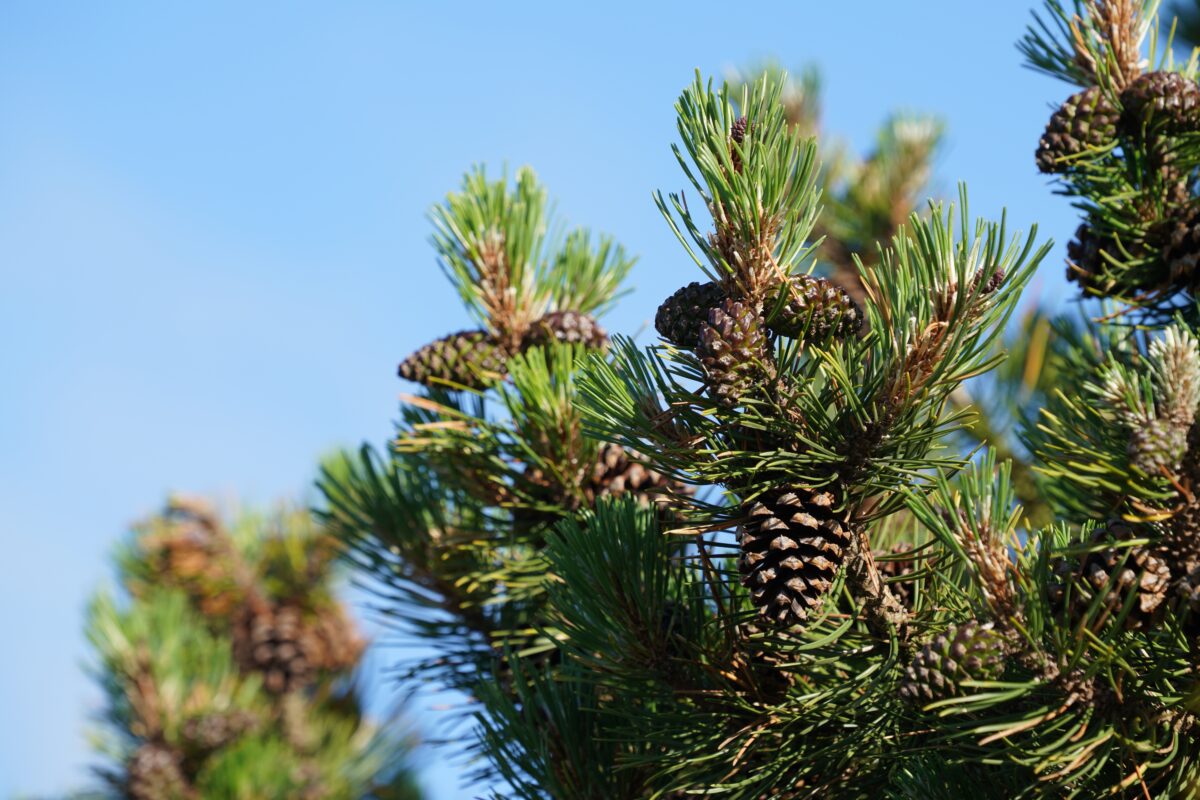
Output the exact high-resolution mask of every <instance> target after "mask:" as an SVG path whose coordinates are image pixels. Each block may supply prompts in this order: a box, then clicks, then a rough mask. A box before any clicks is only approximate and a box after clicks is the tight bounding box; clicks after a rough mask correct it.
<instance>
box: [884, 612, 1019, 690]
mask: <svg viewBox="0 0 1200 800" xmlns="http://www.w3.org/2000/svg"><path fill="white" fill-rule="evenodd" d="M1003 672H1004V638H1003V637H1002V636H1001V635H1000V634H999V633H997V632H996V631H994V630H992V624H991V623H990V622H989V623H986V624H984V623H980V622H978V621H977V620H971V621H970V622H965V623H963V624H961V625H954V626H951V627H950V628H949V629H948V630H947V631H946V632H945V633H943V634H941V635H939V636H938V637H937V638H936V639H934V640H933V641H932V642H930V643H929V644H927V645H925V646H924V647H922V648H921V649H920V650H919V651H918V652H917V654H916V656H914V657H913V660H912V663H911V664H909V665H908V667H906V668H905V670H904V677H903V678H902V679H901V681H900V697H902V698H903V699H905V700H907V701H908V702H910V703H915V704H920V705H924V704H926V703H932V702H934V701H936V700H944V699H946V698H948V697H954V696H955V695H957V694H958V693H959V688H960V684H961V683H962V682H963V681H965V680H975V681H988V680H995V679H996V678H999V677H1000V675H1001V673H1003Z"/></svg>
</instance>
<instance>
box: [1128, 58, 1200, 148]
mask: <svg viewBox="0 0 1200 800" xmlns="http://www.w3.org/2000/svg"><path fill="white" fill-rule="evenodd" d="M1121 106H1122V107H1123V110H1122V112H1121V126H1122V127H1123V128H1124V129H1125V130H1126V131H1127V132H1128V133H1131V134H1138V133H1140V131H1141V128H1142V124H1143V123H1144V122H1147V123H1148V124H1149V125H1151V126H1154V127H1156V128H1159V129H1160V130H1162V131H1163V132H1164V133H1184V132H1186V131H1191V130H1195V129H1196V127H1197V124H1198V122H1200V87H1197V86H1196V82H1195V81H1194V80H1191V79H1190V78H1187V77H1186V76H1184V75H1181V74H1180V73H1178V72H1165V71H1164V72H1147V73H1145V74H1144V75H1141V76H1139V77H1138V78H1136V79H1135V80H1134V81H1133V82H1132V83H1130V84H1129V85H1128V86H1126V87H1125V90H1124V91H1123V92H1121Z"/></svg>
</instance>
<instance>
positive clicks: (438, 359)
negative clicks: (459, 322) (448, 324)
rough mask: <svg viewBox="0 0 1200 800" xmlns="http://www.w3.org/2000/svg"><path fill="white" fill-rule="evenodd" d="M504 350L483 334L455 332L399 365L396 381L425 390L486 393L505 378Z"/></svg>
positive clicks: (505, 350) (489, 336)
mask: <svg viewBox="0 0 1200 800" xmlns="http://www.w3.org/2000/svg"><path fill="white" fill-rule="evenodd" d="M507 359H508V352H507V349H506V348H504V347H502V346H501V345H500V344H499V343H498V342H496V341H495V339H493V338H492V336H491V334H489V333H487V332H486V331H459V332H458V333H452V334H450V335H449V336H443V337H442V338H441V339H438V340H436V341H434V342H431V343H429V344H427V345H425V346H424V347H422V348H421V349H420V350H417V351H416V352H415V353H413V354H412V355H410V356H409V357H408V358H406V359H404V360H403V361H401V362H400V369H399V373H400V377H401V378H404V379H405V380H409V381H413V382H415V383H420V384H424V385H425V386H441V387H446V386H447V385H448V384H453V385H455V386H463V387H466V388H468V389H486V388H487V387H488V386H491V385H492V384H494V383H496V382H497V381H500V380H502V379H503V378H504V375H505V361H506V360H507Z"/></svg>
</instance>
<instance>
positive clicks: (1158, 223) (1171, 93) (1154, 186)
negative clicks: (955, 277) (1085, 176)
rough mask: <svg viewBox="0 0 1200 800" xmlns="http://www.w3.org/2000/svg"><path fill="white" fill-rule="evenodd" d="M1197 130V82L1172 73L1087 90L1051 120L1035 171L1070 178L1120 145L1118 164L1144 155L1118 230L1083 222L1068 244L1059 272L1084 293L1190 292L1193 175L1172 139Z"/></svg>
mask: <svg viewBox="0 0 1200 800" xmlns="http://www.w3.org/2000/svg"><path fill="white" fill-rule="evenodd" d="M1197 130H1200V87H1198V86H1197V84H1196V81H1194V80H1192V79H1190V78H1188V77H1187V76H1185V75H1182V74H1180V73H1178V72H1166V71H1160V72H1148V73H1145V74H1143V75H1141V76H1139V77H1137V78H1136V79H1134V80H1133V81H1131V82H1130V83H1129V85H1128V86H1126V87H1125V88H1124V89H1123V90H1122V91H1121V92H1120V94H1119V95H1118V96H1116V97H1110V96H1109V95H1107V94H1106V93H1105V92H1104V91H1103V90H1102V89H1101V88H1100V87H1098V86H1091V87H1089V88H1087V89H1084V90H1083V91H1081V92H1078V93H1077V94H1074V95H1072V96H1071V97H1070V98H1068V99H1067V101H1066V102H1065V103H1063V105H1062V107H1060V108H1059V109H1058V110H1057V111H1055V112H1054V114H1053V115H1052V116H1051V118H1050V122H1049V124H1048V125H1047V126H1046V131H1045V133H1044V134H1043V135H1042V138H1041V141H1040V142H1039V144H1038V149H1037V156H1036V158H1037V165H1038V169H1039V170H1040V171H1042V172H1044V173H1052V174H1067V175H1070V174H1073V173H1076V172H1079V171H1081V170H1082V169H1083V168H1084V167H1085V166H1086V165H1087V164H1088V163H1089V161H1090V160H1091V159H1092V158H1093V157H1094V156H1098V155H1100V154H1103V153H1107V152H1111V151H1112V150H1113V149H1114V148H1116V147H1120V148H1122V151H1123V153H1124V157H1125V159H1126V161H1127V162H1130V163H1133V158H1132V154H1134V153H1144V154H1145V159H1144V162H1145V167H1144V169H1143V173H1144V174H1143V177H1142V178H1141V180H1140V183H1141V190H1142V191H1141V196H1140V197H1139V198H1138V199H1137V200H1135V201H1133V205H1132V216H1131V217H1130V218H1129V219H1128V220H1127V221H1126V223H1125V224H1123V225H1122V226H1121V230H1120V231H1119V232H1118V231H1116V230H1113V229H1111V227H1108V226H1104V227H1102V225H1101V224H1099V222H1098V220H1095V219H1089V220H1088V221H1085V222H1084V224H1083V225H1081V226H1080V227H1079V229H1078V230H1077V231H1076V233H1075V239H1074V240H1073V241H1072V242H1070V243H1069V244H1068V246H1067V260H1068V268H1067V277H1068V278H1069V279H1070V280H1074V281H1077V282H1079V283H1080V285H1081V286H1083V287H1084V288H1085V289H1086V290H1087V291H1089V292H1090V293H1092V294H1096V295H1102V296H1110V295H1126V296H1129V295H1133V294H1136V293H1139V292H1169V291H1172V290H1175V289H1189V290H1191V289H1194V288H1195V287H1196V285H1197V283H1198V282H1200V275H1197V270H1196V266H1197V262H1198V261H1200V206H1198V205H1197V203H1196V202H1195V199H1194V196H1193V188H1194V183H1193V178H1192V176H1191V175H1190V174H1185V173H1183V172H1182V171H1181V170H1179V169H1178V168H1177V167H1176V166H1175V163H1174V162H1175V160H1176V154H1175V153H1174V152H1173V147H1174V142H1175V140H1176V139H1177V137H1178V136H1180V135H1181V134H1184V133H1190V132H1195V131H1197Z"/></svg>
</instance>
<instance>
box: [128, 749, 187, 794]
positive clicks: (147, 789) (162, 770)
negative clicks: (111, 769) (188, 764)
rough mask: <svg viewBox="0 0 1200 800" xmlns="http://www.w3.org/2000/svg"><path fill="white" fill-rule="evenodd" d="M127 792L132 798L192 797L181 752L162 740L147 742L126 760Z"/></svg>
mask: <svg viewBox="0 0 1200 800" xmlns="http://www.w3.org/2000/svg"><path fill="white" fill-rule="evenodd" d="M125 776H126V785H125V792H126V794H127V795H128V796H129V798H130V800H191V799H192V798H195V797H197V794H196V790H195V789H193V788H192V787H191V786H189V785H188V781H187V778H186V777H185V776H184V774H183V764H182V758H181V757H180V755H179V753H177V752H175V751H174V750H173V749H171V748H170V747H168V746H167V745H165V744H162V743H160V742H146V743H145V744H143V745H141V746H140V747H138V749H137V750H135V751H133V755H132V756H130V757H129V761H128V762H127V763H126V764H125Z"/></svg>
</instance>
